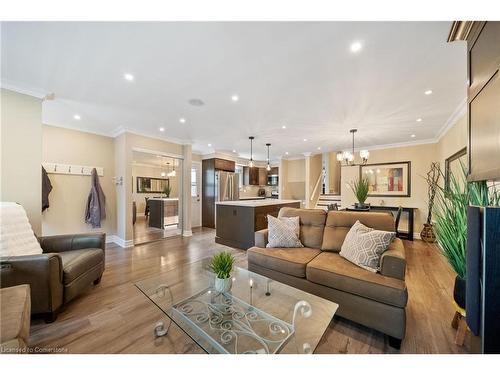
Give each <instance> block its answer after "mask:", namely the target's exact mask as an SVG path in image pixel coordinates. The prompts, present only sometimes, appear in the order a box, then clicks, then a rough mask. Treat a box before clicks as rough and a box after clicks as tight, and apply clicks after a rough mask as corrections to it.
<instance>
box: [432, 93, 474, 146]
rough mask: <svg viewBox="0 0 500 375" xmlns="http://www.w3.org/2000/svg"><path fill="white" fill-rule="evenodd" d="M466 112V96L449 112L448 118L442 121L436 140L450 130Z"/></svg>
mask: <svg viewBox="0 0 500 375" xmlns="http://www.w3.org/2000/svg"><path fill="white" fill-rule="evenodd" d="M466 114H467V98H464V99H463V100H462V101H461V102H460V103H459V104H458V106H457V107H456V108H455V110H454V111H453V112H452V113H451V115H450V117H448V120H446V122H445V123H444V125H443V127H442V128H441V129H439V131H438V133H437V135H436V142H439V141H440V140H441V138H443V136H444V135H445V134H446V133H447V132H448V130H450V129H451V128H452V127H453V126H454V125H455V124H456V123H457V122H458V120H460V119H461V118H462V117H464V116H465V115H466Z"/></svg>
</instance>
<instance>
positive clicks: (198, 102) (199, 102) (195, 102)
mask: <svg viewBox="0 0 500 375" xmlns="http://www.w3.org/2000/svg"><path fill="white" fill-rule="evenodd" d="M188 103H189V104H191V105H194V106H195V107H201V106H203V105H205V103H204V102H203V100H201V99H197V98H194V99H189V100H188Z"/></svg>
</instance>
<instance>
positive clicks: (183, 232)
mask: <svg viewBox="0 0 500 375" xmlns="http://www.w3.org/2000/svg"><path fill="white" fill-rule="evenodd" d="M192 235H193V231H192V230H184V231H182V237H191V236H192Z"/></svg>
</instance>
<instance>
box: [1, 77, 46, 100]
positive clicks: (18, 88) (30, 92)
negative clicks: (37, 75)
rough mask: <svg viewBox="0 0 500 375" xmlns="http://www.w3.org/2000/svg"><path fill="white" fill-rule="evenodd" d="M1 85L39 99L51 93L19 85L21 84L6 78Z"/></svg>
mask: <svg viewBox="0 0 500 375" xmlns="http://www.w3.org/2000/svg"><path fill="white" fill-rule="evenodd" d="M0 87H1V88H2V89H6V90H10V91H14V92H17V93H19V94H23V95H28V96H33V97H35V98H37V99H41V100H43V99H44V98H45V97H46V96H47V95H48V94H49V93H47V92H44V91H43V90H41V89H38V88H33V87H28V86H23V85H19V84H16V83H14V82H12V81H9V80H6V79H3V80H2V81H1V82H0Z"/></svg>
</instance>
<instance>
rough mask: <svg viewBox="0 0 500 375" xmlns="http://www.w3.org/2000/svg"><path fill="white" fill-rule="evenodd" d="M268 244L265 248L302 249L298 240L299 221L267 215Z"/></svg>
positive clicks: (295, 218)
mask: <svg viewBox="0 0 500 375" xmlns="http://www.w3.org/2000/svg"><path fill="white" fill-rule="evenodd" d="M267 228H268V229H269V232H268V244H267V245H266V247H304V245H302V243H301V242H300V239H299V233H300V219H299V217H298V216H296V217H281V218H275V217H274V216H271V215H267Z"/></svg>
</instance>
